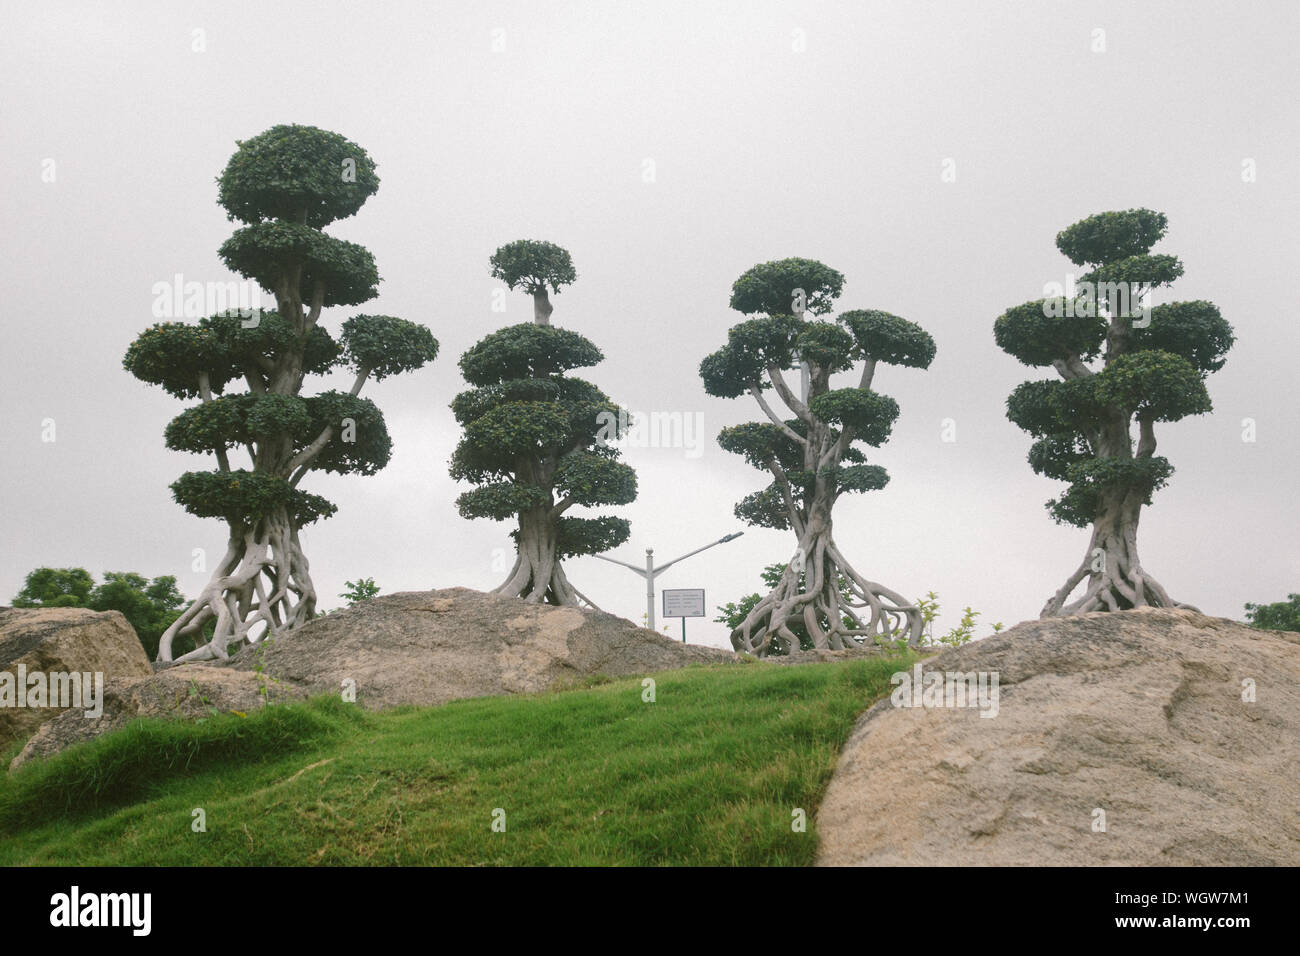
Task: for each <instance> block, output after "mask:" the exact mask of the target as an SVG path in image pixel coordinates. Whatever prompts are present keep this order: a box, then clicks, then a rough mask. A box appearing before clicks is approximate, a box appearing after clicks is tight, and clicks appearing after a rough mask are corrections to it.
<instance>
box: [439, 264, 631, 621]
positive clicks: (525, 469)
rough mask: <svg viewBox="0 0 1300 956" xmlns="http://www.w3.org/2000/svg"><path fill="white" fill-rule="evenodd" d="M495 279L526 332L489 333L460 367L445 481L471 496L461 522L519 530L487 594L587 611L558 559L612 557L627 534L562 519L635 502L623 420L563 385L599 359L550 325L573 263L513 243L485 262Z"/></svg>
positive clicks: (608, 524)
mask: <svg viewBox="0 0 1300 956" xmlns="http://www.w3.org/2000/svg"><path fill="white" fill-rule="evenodd" d="M492 274H493V275H494V276H496V277H497V278H499V279H502V280H503V281H505V282H506V283H507V284H508V285H509V286H510V287H511V288H512V289H522V290H523V291H526V292H529V293H531V294H532V296H533V303H534V321H533V322H525V323H521V324H519V325H512V326H508V327H507V328H504V329H501V330H500V331H497V332H493V333H492V334H491V335H489V336H487V337H486V338H484V339H483V340H482V341H481V342H479V343H478V344H477V345H475V346H473V347H472V348H470V349H469V350H468V351H467V352H466V353H465V354H464V355H463V356H461V360H460V368H461V372H462V373H463V374H464V376H465V380H466V381H467V382H469V384H470V385H472V386H474V387H473V388H472V389H470V390H469V391H465V392H462V393H461V394H459V395H457V396H456V398H455V400H454V401H453V402H452V405H451V408H452V412H453V413H454V414H455V416H456V420H457V421H458V422H459V423H460V424H461V426H462V427H463V428H464V430H465V436H464V438H462V439H461V442H460V444H459V445H458V446H457V448H456V451H455V453H454V455H453V456H452V461H451V475H452V477H453V478H455V479H457V480H458V481H467V482H472V483H473V484H476V485H478V486H479V487H477V488H475V489H473V490H472V491H467V492H465V493H464V494H462V495H460V496H459V497H458V498H457V499H456V507H457V509H458V510H459V511H460V514H461V515H462V517H465V518H491V519H493V520H495V521H506V520H514V521H517V522H518V527H517V529H516V530H515V531H513V532H512V533H511V536H512V537H513V538H514V539H515V542H516V546H517V554H516V556H515V563H514V567H513V568H512V569H511V571H510V574H509V576H508V577H507V578H506V580H505V582H504V583H502V584H501V585H500V586H499V587H497V588H495V589H494V590H493V593H494V594H508V595H514V596H519V597H523V598H524V599H525V600H526V601H529V602H531V603H538V602H546V603H550V604H568V605H576V604H578V602H579V599H581V600H582V601H585V602H586V603H587V604H589V605H591V606H593V607H594V606H595V605H594V604H592V602H591V600H590V599H588V598H587V597H586V596H585V595H583V594H582V593H581V592H579V591H578V590H577V589H576V588H574V587H573V585H572V584H570V583H569V580H568V578H567V576H566V575H565V573H564V568H563V565H562V563H561V562H562V559H563V558H566V557H570V556H573V555H580V554H599V553H601V552H602V551H607V550H609V549H610V548H613V547H617V546H618V545H620V544H622V543H623V542H624V541H626V540H627V537H628V532H629V528H628V522H627V519H625V518H616V517H612V516H608V515H606V516H601V517H576V516H570V515H567V514H566V513H567V512H568V511H569V510H570V509H571V508H573V507H574V506H575V505H577V506H583V507H599V506H602V505H623V504H628V503H629V502H631V501H633V500H634V499H635V498H636V472H634V471H633V470H632V468H631V467H630V466H629V465H626V464H624V463H622V462H621V461H619V460H618V458H619V452H618V450H617V449H616V448H614V447H613V445H611V444H610V442H611V441H612V440H613V439H616V438H618V437H621V435H622V434H623V433H624V432H625V431H626V428H627V425H628V420H627V413H626V412H625V411H623V410H622V409H620V408H619V407H618V406H617V405H615V404H614V403H613V402H611V401H610V400H609V398H608V397H607V396H606V395H605V394H604V393H603V392H602V391H601V390H600V389H598V388H597V387H596V386H595V385H593V384H591V383H590V382H587V381H584V380H582V379H580V378H576V377H573V376H570V375H567V374H566V373H567V372H569V371H571V370H572V369H575V368H585V367H587V366H591V365H595V364H596V363H597V362H600V361H601V360H602V359H603V358H604V356H603V355H602V354H601V352H600V350H599V349H598V348H596V346H595V345H593V344H592V343H591V342H590V341H589V340H588V339H586V338H584V337H583V336H581V335H579V334H578V333H576V332H571V331H569V330H567V329H560V328H556V327H554V326H552V325H551V324H550V316H551V312H552V306H551V303H550V298H549V294H548V292H558V291H559V289H560V287H561V286H564V285H568V284H569V283H571V282H572V281H573V280H574V279H575V278H576V273H575V272H574V269H573V262H572V260H571V259H570V257H569V253H568V252H566V251H565V250H564V249H561V248H560V247H559V246H556V245H554V244H552V243H549V242H534V241H531V240H521V241H519V242H512V243H510V244H508V245H505V246H502V247H501V248H500V249H498V250H497V251H496V253H495V254H493V256H492Z"/></svg>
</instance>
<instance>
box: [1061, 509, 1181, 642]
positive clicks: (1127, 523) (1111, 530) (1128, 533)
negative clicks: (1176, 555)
mask: <svg viewBox="0 0 1300 956" xmlns="http://www.w3.org/2000/svg"><path fill="white" fill-rule="evenodd" d="M1141 511H1142V496H1141V495H1140V494H1138V493H1137V492H1133V491H1129V492H1125V491H1123V490H1114V491H1109V492H1103V493H1102V499H1101V504H1100V506H1099V508H1098V512H1097V518H1096V520H1095V521H1094V522H1093V525H1092V540H1091V541H1090V542H1089V544H1088V553H1087V555H1085V556H1084V559H1083V563H1082V564H1080V565H1079V567H1078V568H1077V569H1075V572H1074V573H1073V574H1072V575H1070V577H1069V579H1068V580H1067V581H1066V582H1065V584H1064V586H1063V587H1062V588H1061V589H1060V590H1059V591H1057V592H1056V593H1055V594H1054V595H1052V597H1051V599H1050V600H1049V601H1048V602H1047V604H1046V605H1044V607H1043V611H1042V613H1041V614H1040V615H1039V617H1064V616H1066V615H1069V614H1086V613H1088V612H1089V611H1127V610H1129V609H1131V608H1135V607H1182V608H1188V609H1190V610H1197V609H1196V608H1194V607H1192V606H1191V605H1190V604H1182V603H1179V602H1178V601H1175V600H1173V599H1172V598H1171V597H1170V596H1169V593H1168V592H1167V591H1166V590H1165V589H1164V587H1163V586H1162V585H1161V584H1160V582H1159V581H1157V580H1156V579H1155V578H1153V577H1152V576H1151V575H1150V574H1148V573H1147V572H1146V571H1145V570H1144V569H1143V567H1142V562H1141V561H1140V560H1139V559H1138V551H1137V529H1138V518H1139V517H1140V515H1141ZM1085 578H1087V580H1088V585H1087V587H1086V588H1085V590H1084V592H1083V596H1082V597H1080V598H1079V599H1077V600H1076V601H1073V602H1072V603H1070V604H1066V603H1065V602H1066V601H1067V600H1068V599H1069V597H1070V595H1071V593H1073V592H1074V590H1075V588H1077V587H1078V585H1079V583H1080V582H1081V581H1083V580H1084V579H1085Z"/></svg>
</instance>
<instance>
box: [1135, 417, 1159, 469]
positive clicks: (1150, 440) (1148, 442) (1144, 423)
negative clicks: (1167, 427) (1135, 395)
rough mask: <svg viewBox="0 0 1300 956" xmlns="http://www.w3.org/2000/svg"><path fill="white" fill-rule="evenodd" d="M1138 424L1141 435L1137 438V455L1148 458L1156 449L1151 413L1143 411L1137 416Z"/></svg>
mask: <svg viewBox="0 0 1300 956" xmlns="http://www.w3.org/2000/svg"><path fill="white" fill-rule="evenodd" d="M1138 425H1139V426H1140V427H1141V437H1140V438H1139V439H1138V447H1137V457H1138V458H1150V457H1151V456H1152V455H1153V454H1155V450H1156V429H1155V423H1154V422H1153V421H1152V420H1151V415H1150V414H1149V413H1146V412H1144V413H1143V414H1141V415H1139V416H1138Z"/></svg>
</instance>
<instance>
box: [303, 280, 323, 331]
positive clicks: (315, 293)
mask: <svg viewBox="0 0 1300 956" xmlns="http://www.w3.org/2000/svg"><path fill="white" fill-rule="evenodd" d="M324 307H325V283H324V282H322V281H321V280H320V279H317V280H316V282H315V284H314V285H313V286H312V289H311V311H310V312H308V313H307V326H308V328H310V327H311V326H313V325H315V324H316V322H317V320H319V319H320V312H321V309H323V308H324Z"/></svg>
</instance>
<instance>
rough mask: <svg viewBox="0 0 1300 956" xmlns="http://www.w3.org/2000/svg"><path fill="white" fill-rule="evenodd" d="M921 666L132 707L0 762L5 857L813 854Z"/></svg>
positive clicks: (737, 858)
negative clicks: (905, 682)
mask: <svg viewBox="0 0 1300 956" xmlns="http://www.w3.org/2000/svg"><path fill="white" fill-rule="evenodd" d="M911 660H912V658H911V657H903V656H899V657H891V658H888V659H875V660H870V659H868V660H858V661H853V662H850V663H833V664H808V665H802V666H797V667H782V666H775V665H765V664H750V665H745V666H727V667H718V666H714V667H694V668H689V669H687V670H680V671H671V672H667V673H663V674H658V675H655V678H654V680H655V682H656V686H655V698H656V699H655V701H654V702H653V703H647V702H645V701H643V700H642V696H643V693H644V691H643V688H642V684H641V681H640V680H618V681H613V682H610V683H605V684H598V685H597V686H592V687H587V688H583V689H577V690H568V691H563V692H556V693H551V694H541V695H535V696H528V697H491V698H480V699H477V700H466V701H457V702H454V703H451V704H446V705H444V706H441V707H428V708H400V709H396V710H391V711H385V712H381V713H368V712H365V711H362V710H361V709H360V708H359V707H357V706H356V705H354V704H345V703H343V702H342V701H339V700H337V699H333V698H321V699H318V700H313V701H310V702H307V703H305V704H293V705H276V706H272V707H269V708H267V709H265V710H263V711H261V712H259V713H256V714H251V715H249V716H248V717H246V718H244V717H239V716H237V715H233V714H223V715H221V716H218V717H212V718H209V719H207V720H204V721H202V722H199V723H184V722H166V721H157V720H142V721H137V722H136V723H134V724H132V725H131V726H129V727H127V728H125V729H124V730H121V731H118V732H117V733H113V734H108V735H105V736H104V737H101V738H99V739H97V740H93V741H91V742H89V743H87V744H82V745H80V746H78V747H75V748H72V749H70V750H68V751H66V752H64V753H62V754H59V755H57V756H55V757H53V758H51V759H49V760H45V761H33V762H32V763H31V764H28V765H27V766H26V767H24V768H23V769H22V770H20V771H19V772H17V773H14V774H9V775H5V774H2V773H0V864H7V865H14V864H81V865H123V864H131V865H202V866H246V865H250V864H252V865H257V864H274V865H304V864H349V865H357V864H376V865H385V864H452V865H480V864H483V865H502V864H505V865H514V864H520V865H548V864H550V865H556V864H559V865H566V864H575V865H583V864H592V865H609V864H616V865H617V864H636V865H668V864H685V865H733V864H774V865H805V864H808V863H811V862H812V860H813V858H814V856H815V855H816V850H817V835H816V825H815V813H816V810H817V807H818V805H819V803H820V801H821V797H822V794H823V793H824V792H825V789H826V785H827V783H828V782H829V780H830V776H831V773H832V771H833V770H834V767H835V762H836V759H837V756H838V754H839V751H840V748H841V747H842V746H843V744H844V742H845V740H846V739H847V738H848V735H849V733H850V731H851V730H852V728H853V723H854V718H855V717H856V716H857V715H858V714H860V713H861V712H862V711H863V710H864V709H866V708H867V707H868V706H869V705H870V704H871V703H872V702H873V701H874V700H876V699H878V698H879V697H881V696H884V695H885V694H886V693H888V691H889V690H890V685H889V675H890V674H891V673H893V672H894V671H896V670H899V669H901V668H904V667H907V666H910V662H911ZM195 808H202V809H203V811H204V812H205V814H206V825H207V832H203V833H198V832H194V831H193V829H192V822H193V819H194V817H193V816H192V812H193V811H194V810H195ZM796 809H802V810H803V811H805V813H806V815H807V829H806V832H796V831H795V830H794V829H793V828H792V820H793V819H794V816H793V811H794V810H796ZM498 810H500V811H504V822H505V829H504V832H494V830H493V819H494V811H498ZM497 817H498V819H499V818H500V814H497Z"/></svg>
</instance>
